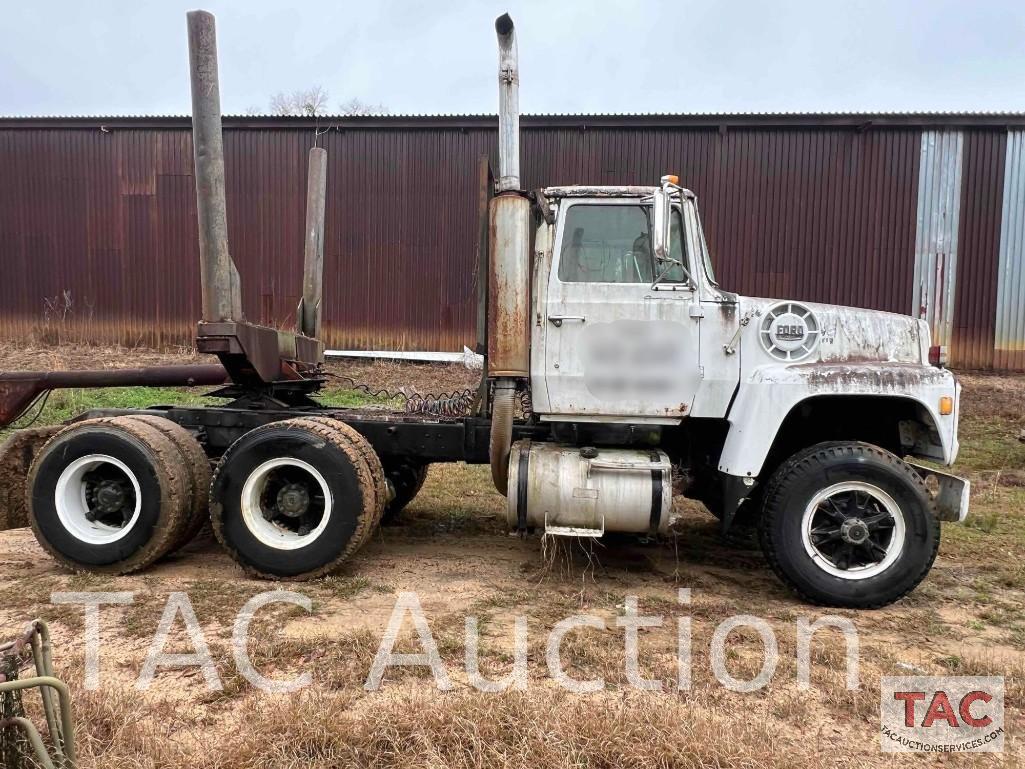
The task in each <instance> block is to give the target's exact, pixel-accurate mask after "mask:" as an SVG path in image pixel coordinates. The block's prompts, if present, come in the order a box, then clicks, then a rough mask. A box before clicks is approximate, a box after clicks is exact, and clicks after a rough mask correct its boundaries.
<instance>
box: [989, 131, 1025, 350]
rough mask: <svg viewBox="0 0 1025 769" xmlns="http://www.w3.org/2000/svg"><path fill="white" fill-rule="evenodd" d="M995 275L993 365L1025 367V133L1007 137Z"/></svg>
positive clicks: (1018, 132)
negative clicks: (998, 247) (997, 267)
mask: <svg viewBox="0 0 1025 769" xmlns="http://www.w3.org/2000/svg"><path fill="white" fill-rule="evenodd" d="M1001 216H1002V220H1001V224H1000V257H999V269H998V273H997V276H998V277H997V311H996V339H995V347H996V354H995V363H996V365H997V366H998V367H1000V368H1014V369H1021V368H1025V131H1020V130H1019V131H1011V132H1009V133H1008V136H1007V155H1006V164H1005V167H1004V195H1003V201H1002V205H1001Z"/></svg>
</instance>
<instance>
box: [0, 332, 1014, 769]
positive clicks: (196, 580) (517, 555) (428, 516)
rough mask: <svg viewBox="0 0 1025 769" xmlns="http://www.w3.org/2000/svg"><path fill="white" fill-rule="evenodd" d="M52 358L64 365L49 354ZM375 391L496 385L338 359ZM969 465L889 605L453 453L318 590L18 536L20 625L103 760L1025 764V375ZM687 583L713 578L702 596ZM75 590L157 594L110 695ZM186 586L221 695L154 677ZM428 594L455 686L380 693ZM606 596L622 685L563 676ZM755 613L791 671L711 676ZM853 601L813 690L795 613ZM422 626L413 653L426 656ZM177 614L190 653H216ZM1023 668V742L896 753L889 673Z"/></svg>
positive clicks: (206, 538)
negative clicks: (62, 557) (607, 533)
mask: <svg viewBox="0 0 1025 769" xmlns="http://www.w3.org/2000/svg"><path fill="white" fill-rule="evenodd" d="M44 356H48V357H44ZM183 357H184V358H188V357H189V353H188V351H182V352H181V353H176V354H158V353H148V352H137V351H131V352H126V351H114V350H96V349H91V350H89V349H86V350H72V349H56V350H47V351H42V350H28V351H25V350H15V349H6V350H0V370H4V369H7V370H11V369H18V368H34V367H38V366H39V365H40V361H41V360H42V361H44V362H46V361H59V362H60V363H61V364H62V366H63V367H67V368H84V367H93V366H97V365H113V363H114V362H115V361H116V362H117V363H119V364H124V365H139V364H140V363H147V364H148V363H156V362H170V361H171V360H172V359H173V360H175V361H180V360H181V359H182V358H183ZM332 368H333V370H335V371H336V372H337V373H338V374H340V375H343V376H352V377H353V378H354V379H357V380H358V381H362V382H366V383H368V384H371V385H376V386H377V387H386V388H388V389H398V388H399V387H403V386H405V387H411V386H412V387H416V388H417V389H418V391H420V392H428V391H437V390H439V389H453V388H461V387H469V386H472V385H473V384H474V383H475V381H476V377H477V374H476V373H475V372H467V371H465V370H463V369H459V368H458V367H432V366H418V365H409V364H401V365H400V364H362V365H361V366H359V367H347V366H342V365H335V366H333V367H332ZM961 380H962V382H963V384H964V388H965V391H964V397H963V404H964V407H963V414H962V424H961V439H962V454H961V459H960V460H959V465H958V468H957V469H958V471H959V472H961V473H962V474H965V475H967V476H969V477H970V478H971V479H972V481H973V513H972V517H971V518H970V520H969V521H968V523H967V524H965V525H956V524H946V525H945V526H944V531H943V542H942V544H941V547H940V554H939V558H938V560H937V562H936V565H935V567H934V568H933V571H932V572H931V574H930V575H929V577H928V578H927V579H926V580H925V582H924V583H923V584H922V585H921V586H920V587H919V588H918V589H917V590H916V591H915V592H914V593H913V594H911V595H910V596H908V597H907V598H905V599H904V600H902V601H900V602H899V603H897V604H896V605H894V606H891V607H888V608H885V609H881V610H876V611H862V612H852V611H838V610H828V609H821V608H816V607H813V606H809V605H806V604H803V603H801V602H800V601H798V600H796V599H795V598H794V597H793V596H792V595H791V594H790V593H789V592H788V591H787V590H786V589H785V588H784V587H783V586H782V585H781V584H780V583H779V582H778V581H777V580H776V578H775V577H774V576H773V574H772V573H771V571H770V570H769V568H768V566H767V565H766V563H765V560H764V559H763V557H762V555H761V553H760V552H759V550H758V549H757V547H756V545H755V543H754V542H753V541H752V540H750V539H747V538H743V537H740V538H735V539H732V540H730V541H728V542H724V541H722V540H721V539H720V538H719V536H718V532H717V522H716V521H715V520H714V519H713V518H712V517H711V516H710V515H709V514H708V513H707V512H706V511H704V510H703V509H701V508H700V506H697V505H694V506H685V507H683V508H681V509H682V511H683V512H684V521H683V524H682V526H681V527H680V530H679V532H678V534H677V536H676V537H675V539H673V540H672V541H670V542H666V543H661V544H654V543H648V544H646V543H642V542H637V541H622V542H621V541H616V542H603V543H600V544H596V545H595V546H594V547H593V548H590V549H588V548H586V547H584V546H581V545H579V544H567V543H566V542H564V541H562V542H556V543H551V542H547V541H542V540H541V539H539V538H537V537H530V538H526V539H521V538H518V537H515V536H510V535H509V534H508V532H507V529H506V525H505V522H504V500H503V499H502V498H500V497H499V496H498V495H497V494H496V493H495V492H494V491H493V489H492V487H491V483H490V478H489V474H488V471H487V468H484V467H469V466H463V465H450V466H435V467H432V468H431V471H430V474H429V476H428V480H427V483H426V485H425V486H424V489H423V490H422V492H421V493H420V495H419V496H418V497H417V498H416V499H415V500H414V501H413V503H412V504H411V505H410V506H409V508H407V510H406V511H405V513H404V514H403V515H402V517H401V520H400V522H399V523H398V525H395V526H389V527H385V528H382V529H381V530H380V532H379V533H378V534H377V535H376V537H375V539H374V540H373V541H372V542H371V543H370V544H369V545H367V546H366V547H365V548H364V549H363V550H362V551H360V553H359V554H358V555H357V556H356V557H355V558H354V559H353V560H352V561H351V562H349V563H348V564H347V565H346V566H345V567H344V569H343V571H341V572H340V573H339V574H337V575H334V576H331V577H329V578H325V579H320V580H317V581H314V582H309V583H299V584H297V583H270V582H262V581H256V580H251V579H248V578H246V577H245V576H244V575H243V574H242V572H241V570H240V569H239V568H238V567H237V566H236V565H235V564H234V563H233V562H232V561H231V560H230V559H229V558H228V557H227V556H226V555H225V554H224V553H223V552H222V551H221V550H220V548H219V547H218V545H217V543H216V542H215V541H214V540H213V539H212V537H211V536H210V535H209V534H208V533H204V534H202V535H201V536H200V538H199V539H197V540H196V541H195V542H193V543H192V544H191V545H189V546H187V547H186V548H185V549H184V550H182V551H180V552H178V553H176V554H174V555H172V556H170V557H168V558H167V559H165V560H164V561H163V562H161V563H159V564H157V565H156V566H154V567H152V568H150V569H148V570H147V571H145V572H143V573H142V574H139V575H135V576H131V577H123V578H114V577H100V576H91V575H74V574H69V573H66V572H64V571H62V570H61V569H59V568H57V567H56V566H55V565H54V564H53V563H52V562H51V561H50V559H49V558H48V557H47V556H46V555H45V553H44V552H43V551H42V549H41V548H40V547H39V546H38V545H37V544H36V542H35V540H34V538H33V536H32V534H31V532H30V531H29V530H27V529H15V530H10V531H6V532H0V638H4V637H9V636H13V635H14V634H15V633H16V632H17V631H18V630H20V629H21V627H22V626H23V624H24V622H25V621H27V620H28V619H31V618H32V617H36V616H39V617H43V618H45V619H48V620H49V621H50V622H51V625H52V627H53V630H54V636H55V649H56V658H57V661H58V666H59V667H60V669H61V674H62V675H63V677H64V678H65V679H66V680H67V681H68V682H69V684H70V685H71V686H72V689H73V692H74V703H75V708H76V723H77V727H76V728H77V736H78V743H79V751H80V754H81V755H82V759H81V765H82V766H84V767H94V766H95V767H101V766H118V767H121V766H145V767H186V766H189V767H192V766H203V767H205V766H210V767H268V766H270V767H293V766H294V767H298V766H304V767H331V766H348V765H357V766H375V767H378V766H395V767H399V766H412V765H424V766H432V767H447V766H462V767H484V766H531V767H549V766H552V767H554V766H588V767H618V766H636V767H641V766H667V767H668V766H674V767H675V766H685V767H691V766H693V767H698V766H716V767H760V768H764V767H797V766H802V767H806V766H838V767H862V766H884V765H885V766H889V765H893V764H896V765H899V766H904V765H908V766H910V765H916V766H918V765H936V766H948V765H950V766H976V765H979V766H991V765H992V766H1019V765H1021V764H1022V758H1023V756H1025V751H1023V748H1022V744H1021V739H1020V735H1021V733H1022V728H1023V727H1025V710H1023V709H1025V444H1022V443H1020V442H1019V441H1018V440H1017V437H1018V434H1019V432H1020V431H1021V430H1022V429H1023V428H1025V416H1023V409H1022V405H1021V404H1022V403H1023V402H1025V378H1023V377H998V376H991V375H982V374H974V375H969V374H965V375H963V376H962V377H961ZM680 588H689V589H690V600H689V603H681V601H680V598H679V596H680V594H679V592H678V591H679V589H680ZM275 589H277V590H293V591H298V592H299V593H301V594H303V595H304V596H307V597H309V598H310V599H311V601H312V610H311V611H310V612H307V611H305V610H304V609H302V608H300V607H298V606H291V605H288V604H277V605H274V606H269V607H267V608H265V609H262V610H261V611H260V612H259V613H257V615H256V617H255V619H254V620H253V622H252V626H251V641H250V644H249V652H250V655H251V657H252V661H253V664H254V666H255V667H256V669H257V670H258V671H259V672H260V673H261V674H263V675H265V676H267V677H270V678H274V679H278V680H289V679H293V678H294V677H295V676H297V675H300V674H303V673H308V674H309V675H310V677H311V682H310V684H309V685H308V686H305V687H303V688H301V689H300V690H298V691H296V692H294V693H287V694H285V693H267V692H264V691H260V690H258V689H256V688H254V687H253V686H252V685H251V684H250V683H248V682H247V681H246V680H245V678H243V677H242V676H241V675H240V673H239V671H238V669H237V666H236V664H235V660H234V658H233V655H232V653H231V648H230V640H231V634H232V629H233V623H234V622H235V620H236V616H237V614H238V612H239V610H240V609H241V608H242V606H243V605H244V604H245V603H246V601H247V600H249V599H250V598H252V597H253V596H255V595H257V594H259V593H261V592H264V591H267V590H275ZM56 591H131V592H132V593H133V598H134V600H133V603H132V604H131V605H128V606H107V607H104V608H103V609H102V611H101V647H100V648H101V654H100V672H101V681H100V687H99V688H98V689H96V690H94V691H88V690H86V689H85V688H84V686H83V659H84V648H85V644H84V641H83V610H82V608H81V607H80V606H73V605H71V606H69V605H55V604H53V603H51V601H50V597H51V594H52V593H53V592H56ZM177 591H181V592H184V593H186V594H187V595H188V597H189V601H190V604H191V606H192V608H193V609H194V611H195V615H196V618H197V619H198V622H199V624H200V626H201V628H202V639H203V640H205V642H206V644H208V646H209V651H210V654H211V656H212V658H213V660H214V662H215V664H216V670H217V677H218V679H219V684H220V687H219V688H218V689H217V690H215V691H211V690H209V689H208V688H207V685H206V682H205V679H204V675H203V674H202V673H201V672H200V670H199V668H198V667H195V666H193V667H187V668H182V669H173V668H160V669H159V670H158V672H157V674H156V678H155V681H154V684H153V686H151V687H150V688H149V689H148V690H146V691H144V692H139V691H136V688H135V684H136V681H137V679H138V677H139V675H140V671H141V670H142V669H143V665H144V660H145V658H146V655H147V651H148V650H149V648H150V645H151V644H152V643H153V637H154V632H155V631H156V629H157V626H158V623H159V621H160V618H161V614H162V612H163V611H164V609H165V606H166V604H167V602H168V598H169V596H171V595H172V594H173V593H175V592H177ZM404 592H415V593H416V595H417V596H418V598H419V601H420V603H421V605H422V608H423V612H424V615H425V617H426V619H427V622H428V626H429V630H430V632H431V635H432V637H433V638H434V640H435V642H436V643H437V647H438V650H439V654H440V658H441V660H442V662H443V664H444V666H445V669H446V671H447V672H448V675H449V676H450V679H451V683H452V686H453V688H452V689H451V690H450V691H444V692H443V691H439V690H438V688H436V686H435V684H434V681H433V679H432V678H431V674H430V671H429V669H428V668H426V667H407V668H399V667H392V668H389V669H388V670H387V671H386V674H385V678H384V684H383V686H382V687H381V689H380V690H378V691H366V690H365V688H364V684H365V682H366V680H367V677H368V674H369V672H370V669H371V664H372V661H373V658H374V655H375V652H376V651H377V649H378V645H379V644H380V643H381V640H382V638H383V636H384V634H385V629H386V627H387V625H388V621H389V617H390V616H391V614H392V611H393V608H394V606H395V604H396V600H397V598H398V597H399V594H400V593H404ZM627 596H637V597H638V600H639V607H640V611H641V614H644V615H660V616H662V617H663V623H662V626H661V627H653V628H649V629H645V630H643V631H641V641H640V673H641V674H642V675H643V676H644V677H645V678H647V679H651V680H653V681H655V682H657V683H658V684H659V685H660V687H661V690H660V691H640V690H637V689H636V688H634V687H632V686H631V685H629V682H628V680H627V677H626V674H625V672H624V651H623V648H624V631H623V630H622V629H621V628H620V627H617V626H616V624H615V621H616V618H617V617H621V616H622V615H623V612H624V605H625V601H626V598H627ZM577 614H587V615H594V616H596V617H598V618H600V619H601V620H603V621H604V622H605V624H606V628H605V629H597V628H584V629H578V630H574V631H571V632H570V633H568V634H567V635H566V636H565V639H564V642H563V644H562V659H563V663H564V665H565V667H566V671H567V673H568V674H569V675H571V676H572V677H574V678H576V679H581V680H583V679H595V678H602V679H603V680H604V683H603V685H602V687H601V689H600V691H598V692H595V693H590V694H573V693H569V692H566V691H564V690H563V689H562V688H560V687H558V686H556V685H555V683H554V682H553V679H552V677H551V675H550V674H549V671H548V667H547V665H546V657H545V651H546V648H545V643H546V641H547V639H548V637H549V633H550V631H551V630H552V629H553V628H554V627H555V625H556V624H557V623H558V622H559V621H560V620H562V619H563V618H566V617H569V616H572V615H577ZM738 614H750V615H756V616H758V617H761V618H763V619H765V620H766V621H767V622H768V624H769V626H770V627H771V629H772V631H773V635H774V637H775V639H776V641H777V642H778V646H779V661H778V665H777V667H776V669H775V672H774V674H773V676H772V678H771V680H770V682H769V683H768V685H767V686H765V687H764V688H761V689H759V690H757V691H755V692H751V693H739V692H734V691H731V690H730V689H728V688H726V687H725V686H723V685H722V684H721V683H719V682H718V681H717V680H716V678H715V677H714V676H713V674H712V670H711V664H712V660H711V649H712V646H713V645H712V636H713V632H714V631H715V629H716V627H717V626H718V625H719V623H721V622H722V621H723V620H725V619H726V618H728V617H731V616H733V615H738ZM826 615H837V616H840V617H843V618H846V619H849V620H850V621H851V622H853V624H854V626H855V628H856V630H857V636H858V640H859V645H860V653H859V655H858V658H859V670H858V678H859V685H858V687H857V688H856V689H853V690H850V689H848V688H847V687H846V684H845V681H846V678H845V674H846V669H845V666H844V649H845V647H844V642H843V638H842V636H841V635H840V634H839V633H838V632H836V631H822V632H820V633H818V634H817V635H816V636H815V641H814V643H813V646H812V657H811V661H812V665H811V686H810V688H809V689H807V690H804V689H802V688H801V687H800V686H799V685H798V681H797V631H796V628H797V623H798V621H799V620H801V619H806V620H812V621H813V620H815V619H817V618H820V617H823V616H826ZM467 616H475V617H477V618H478V624H479V628H480V635H481V642H480V659H481V662H480V665H481V669H482V672H483V674H484V675H486V676H488V677H492V678H496V679H497V678H500V677H501V676H503V675H505V674H506V673H507V672H509V671H510V670H511V669H512V666H513V655H512V634H513V624H514V621H515V619H516V618H517V617H525V618H526V621H527V637H528V650H529V653H528V657H527V663H528V680H527V686H526V689H525V690H523V691H519V690H508V691H505V692H503V693H484V692H480V691H477V690H476V689H475V688H473V687H472V686H471V685H470V683H469V677H468V674H467V672H466V666H465V664H464V652H465V640H464V638H465V618H466V617H467ZM681 619H682V620H687V619H689V620H690V623H691V630H692V642H691V664H690V666H689V670H690V677H691V682H690V686H689V688H687V689H683V690H680V689H679V688H678V681H679V678H678V674H679V670H678V664H677V649H678V640H679V632H678V627H679V625H678V620H681ZM411 627H412V623H411V622H410V620H409V619H408V618H407V619H406V622H405V624H404V625H403V631H402V634H401V636H400V641H399V646H398V647H397V650H399V651H409V652H412V651H420V646H419V643H417V642H415V641H414V639H413V636H412V631H411ZM183 628H184V623H183V621H182V618H181V617H180V616H179V617H178V618H177V620H176V622H175V624H174V626H173V630H172V633H171V636H170V640H169V642H168V646H167V650H168V651H180V652H190V651H193V643H194V641H195V639H192V640H190V639H189V637H188V636H187V635H186V633H185V632H184V630H183ZM762 648H763V647H762V641H761V639H760V637H759V636H758V635H757V633H755V632H754V631H753V630H751V629H744V628H742V629H739V630H736V631H734V632H732V633H730V634H729V635H728V636H727V637H726V645H725V663H726V667H727V670H728V671H729V672H730V673H731V674H732V675H733V676H734V677H736V678H744V679H749V678H752V677H753V676H755V675H756V674H757V673H758V671H759V670H760V669H761V667H762V660H763V654H762ZM918 674H924V675H941V674H956V675H967V674H972V675H975V674H986V675H1002V676H1004V677H1005V687H1006V706H1007V714H1006V742H1005V752H1004V753H1003V754H1002V755H999V754H997V755H985V754H974V755H971V756H966V755H931V756H923V755H922V754H884V753H881V752H880V749H879V745H880V738H879V725H880V720H879V678H880V676H884V675H918Z"/></svg>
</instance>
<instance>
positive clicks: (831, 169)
mask: <svg viewBox="0 0 1025 769" xmlns="http://www.w3.org/2000/svg"><path fill="white" fill-rule="evenodd" d="M918 150H919V132H918V131H915V130H905V129H896V130H887V131H866V132H859V131H857V130H851V129H850V128H848V129H838V128H822V129H817V130H800V131H790V130H776V129H770V130H759V129H753V128H741V129H729V130H726V131H721V130H684V131H681V130H668V129H659V130H645V131H644V132H643V134H641V135H638V132H637V131H630V130H625V129H623V130H620V129H616V130H611V129H594V130H586V131H582V130H572V129H560V130H548V131H543V132H542V131H537V132H535V131H528V132H527V134H526V141H525V145H524V152H525V168H526V177H527V178H526V182H527V183H528V184H530V185H535V184H538V183H539V182H540V180H541V178H544V179H545V181H546V183H551V184H612V183H617V184H651V183H652V182H653V181H654V180H657V179H658V178H659V177H660V176H661V175H662V174H663V173H667V172H671V173H679V175H680V179H681V181H682V183H683V184H685V185H686V186H687V187H688V188H690V189H692V190H694V191H695V192H696V193H697V195H698V202H699V206H700V208H701V212H702V217H703V221H704V226H705V235H706V237H707V238H708V241H709V248H710V249H711V252H712V257H713V260H714V262H715V269H716V273H717V277H718V279H719V282H720V284H721V285H722V286H723V287H725V288H728V289H730V290H732V291H738V292H740V293H743V294H748V295H751V296H770V297H786V298H791V299H799V300H807V301H819V302H832V303H837V304H848V305H856V306H861V307H872V308H877V309H884V310H890V311H893V312H903V313H906V312H907V309H908V306H909V305H910V303H911V276H912V270H913V266H914V260H913V257H914V244H915V201H916V198H915V189H916V179H917V174H918Z"/></svg>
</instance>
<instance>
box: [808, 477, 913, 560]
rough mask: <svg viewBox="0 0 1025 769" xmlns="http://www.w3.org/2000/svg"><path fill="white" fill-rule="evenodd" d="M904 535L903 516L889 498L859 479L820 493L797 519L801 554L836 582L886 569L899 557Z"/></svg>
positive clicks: (837, 484)
mask: <svg viewBox="0 0 1025 769" xmlns="http://www.w3.org/2000/svg"><path fill="white" fill-rule="evenodd" d="M905 534H906V526H905V522H904V514H903V512H902V511H901V509H900V506H899V505H898V504H897V503H896V501H894V499H893V497H891V496H890V495H889V494H887V493H886V492H885V491H883V490H882V489H880V488H879V487H878V486H874V485H872V484H870V483H865V482H863V481H845V482H843V483H836V484H833V485H832V486H829V487H827V488H825V489H822V490H821V491H819V492H818V493H817V494H816V495H815V496H814V497H813V498H812V500H811V501H810V502H809V503H808V506H807V507H806V508H805V510H804V516H803V518H802V520H801V538H802V541H803V544H804V549H805V552H806V553H807V554H808V556H809V557H810V558H811V559H812V561H814V563H815V565H816V566H818V567H819V568H820V569H822V570H823V571H825V572H826V573H827V574H831V575H832V576H834V577H839V578H840V579H848V580H860V579H868V578H870V577H874V576H876V575H877V574H881V573H882V572H884V571H886V570H887V569H888V568H890V566H892V565H893V563H894V561H896V560H897V559H898V558H899V557H900V554H901V551H902V549H903V547H904V539H905Z"/></svg>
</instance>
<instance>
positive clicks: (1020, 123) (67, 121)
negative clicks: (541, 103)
mask: <svg viewBox="0 0 1025 769" xmlns="http://www.w3.org/2000/svg"><path fill="white" fill-rule="evenodd" d="M520 122H521V126H522V127H523V128H525V129H531V128H576V129H581V130H586V129H587V128H592V127H593V128H705V129H717V130H728V129H729V128H788V127H791V128H792V127H806V128H829V127H849V128H855V129H860V130H866V129H869V128H873V127H883V128H889V127H907V128H917V127H923V126H928V127H932V128H935V127H965V128H1007V127H1025V112H904V113H898V112H778V113H768V112H765V113H762V112H751V113H722V114H718V113H655V114H580V115H569V114H559V115H552V114H525V115H522V116H521V118H520ZM497 123H498V118H497V116H496V115H487V114H476V115H359V116H349V115H324V116H319V117H281V116H276V115H225V116H224V118H223V124H224V127H225V128H233V129H266V128H285V129H287V128H294V129H303V130H309V129H314V128H315V129H319V130H321V131H323V130H368V129H431V128H440V129H455V130H459V129H494V128H496V127H497ZM190 126H191V119H190V118H189V116H187V115H136V116H132V115H109V116H105V115H98V116H87V115H82V116H0V129H3V128H8V129H10V128H43V129H55V128H82V129H98V130H102V129H108V130H110V129H131V128H189V127H190Z"/></svg>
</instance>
